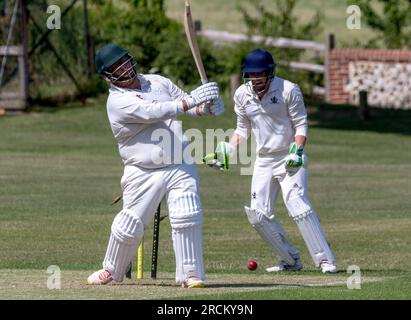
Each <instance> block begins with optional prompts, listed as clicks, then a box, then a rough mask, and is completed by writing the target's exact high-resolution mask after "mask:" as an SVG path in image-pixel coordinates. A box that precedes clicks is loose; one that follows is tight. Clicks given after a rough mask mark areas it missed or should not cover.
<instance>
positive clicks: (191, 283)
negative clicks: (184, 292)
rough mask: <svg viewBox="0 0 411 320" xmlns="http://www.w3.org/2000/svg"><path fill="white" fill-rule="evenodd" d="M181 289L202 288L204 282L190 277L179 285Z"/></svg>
mask: <svg viewBox="0 0 411 320" xmlns="http://www.w3.org/2000/svg"><path fill="white" fill-rule="evenodd" d="M181 287H183V288H204V281H203V280H201V279H199V278H197V277H190V278H188V279H187V280H186V281H184V282H183V283H182V284H181Z"/></svg>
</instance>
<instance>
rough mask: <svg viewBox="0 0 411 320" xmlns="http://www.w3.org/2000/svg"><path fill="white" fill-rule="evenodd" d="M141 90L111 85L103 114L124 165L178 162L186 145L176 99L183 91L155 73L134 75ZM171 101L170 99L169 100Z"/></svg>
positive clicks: (181, 95)
mask: <svg viewBox="0 0 411 320" xmlns="http://www.w3.org/2000/svg"><path fill="white" fill-rule="evenodd" d="M138 77H139V79H140V82H141V90H137V89H133V90H132V89H123V88H119V87H116V86H114V85H111V87H110V90H109V97H108V100H107V115H108V119H109V121H110V125H111V130H112V131H113V134H114V137H115V138H116V140H117V142H118V148H119V152H120V156H121V159H122V160H123V163H124V165H137V166H140V167H142V168H149V169H152V168H161V167H165V166H168V165H171V164H175V163H182V153H183V150H184V148H185V147H186V146H187V145H188V140H187V139H186V137H185V136H184V134H183V130H182V126H181V122H179V121H176V117H177V115H178V114H179V113H181V111H179V109H178V108H177V106H178V104H181V103H180V102H178V101H181V100H183V99H184V98H185V97H186V96H187V94H186V93H185V92H184V91H183V90H181V89H180V88H179V87H177V86H176V85H175V84H174V83H173V82H171V80H169V79H167V78H165V77H162V76H159V75H141V74H139V75H138ZM173 100H174V101H173Z"/></svg>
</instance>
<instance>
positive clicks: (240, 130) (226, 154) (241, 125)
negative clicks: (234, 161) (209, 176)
mask: <svg viewBox="0 0 411 320" xmlns="http://www.w3.org/2000/svg"><path fill="white" fill-rule="evenodd" d="M234 102H235V106H234V110H235V112H236V114H237V128H236V130H235V131H234V134H233V135H232V137H231V139H230V142H229V143H228V142H225V141H221V142H219V143H218V144H217V147H216V149H215V151H214V152H213V153H210V154H207V155H206V156H205V157H204V158H203V163H205V164H206V165H208V166H209V167H212V168H214V169H217V170H221V171H227V170H228V169H229V163H230V159H231V158H233V157H234V156H235V154H236V151H237V148H238V146H239V145H240V144H241V143H242V142H244V141H246V140H247V139H248V137H249V135H250V132H251V123H250V120H249V119H248V117H247V115H246V113H245V111H244V108H243V107H241V105H240V103H239V101H238V98H237V96H234Z"/></svg>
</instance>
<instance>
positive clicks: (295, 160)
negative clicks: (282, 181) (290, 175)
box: [285, 142, 304, 169]
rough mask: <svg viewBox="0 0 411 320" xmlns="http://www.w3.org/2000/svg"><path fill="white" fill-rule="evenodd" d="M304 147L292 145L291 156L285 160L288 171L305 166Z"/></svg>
mask: <svg viewBox="0 0 411 320" xmlns="http://www.w3.org/2000/svg"><path fill="white" fill-rule="evenodd" d="M303 153H304V147H303V146H302V145H299V146H297V145H296V144H295V142H293V143H292V144H291V145H290V151H289V155H288V156H287V157H286V158H285V168H286V169H299V168H300V167H302V166H303V165H304V160H303Z"/></svg>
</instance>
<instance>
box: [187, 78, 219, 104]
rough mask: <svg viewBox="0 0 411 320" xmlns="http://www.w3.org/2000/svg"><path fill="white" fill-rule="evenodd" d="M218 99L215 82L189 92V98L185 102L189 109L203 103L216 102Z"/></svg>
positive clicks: (217, 89)
mask: <svg viewBox="0 0 411 320" xmlns="http://www.w3.org/2000/svg"><path fill="white" fill-rule="evenodd" d="M219 97H220V90H219V88H218V84H217V83H216V82H209V83H206V84H203V85H201V86H199V87H198V88H197V89H194V90H193V91H191V92H190V96H189V97H187V98H186V99H185V100H186V101H187V103H188V105H189V108H190V109H191V108H194V107H195V106H198V105H201V104H203V103H205V102H212V101H217V99H218V98H219Z"/></svg>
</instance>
